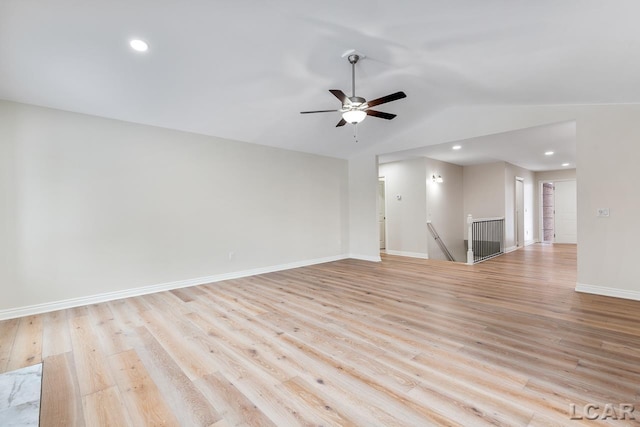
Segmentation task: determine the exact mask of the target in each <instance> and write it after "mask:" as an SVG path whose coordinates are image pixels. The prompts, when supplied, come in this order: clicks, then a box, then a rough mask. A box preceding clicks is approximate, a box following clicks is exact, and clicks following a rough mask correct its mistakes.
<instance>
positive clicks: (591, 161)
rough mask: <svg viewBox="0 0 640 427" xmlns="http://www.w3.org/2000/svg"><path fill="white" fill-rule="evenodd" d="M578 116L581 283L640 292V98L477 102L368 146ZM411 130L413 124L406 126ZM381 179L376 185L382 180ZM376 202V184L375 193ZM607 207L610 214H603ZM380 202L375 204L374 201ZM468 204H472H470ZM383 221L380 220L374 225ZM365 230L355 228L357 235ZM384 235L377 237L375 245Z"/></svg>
mask: <svg viewBox="0 0 640 427" xmlns="http://www.w3.org/2000/svg"><path fill="white" fill-rule="evenodd" d="M568 120H575V121H576V146H577V161H576V164H578V165H580V166H579V168H578V170H577V180H576V181H577V184H578V236H579V239H580V244H579V245H578V282H579V283H580V286H579V287H578V288H579V289H580V290H583V291H588V292H595V293H600V294H606V295H613V296H621V297H626V298H635V299H640V275H639V274H638V270H637V268H636V261H635V258H636V254H637V245H636V243H635V241H636V240H637V237H636V236H638V235H640V221H638V220H637V212H638V211H640V188H639V187H638V185H637V181H636V179H637V168H638V167H637V159H638V157H640V144H638V141H639V140H640V105H634V104H627V105H588V106H572V105H563V106H474V107H455V108H450V109H448V110H445V111H442V112H440V113H438V114H434V115H433V116H431V117H429V118H428V120H425V121H424V122H423V123H422V124H421V126H419V127H418V128H414V129H411V132H418V133H420V135H421V138H420V140H419V141H417V140H411V139H403V136H402V134H399V135H398V137H397V139H396V140H393V141H389V142H384V143H380V144H378V145H371V146H370V147H368V149H367V154H362V156H363V157H364V156H369V157H370V158H375V155H376V154H385V153H389V152H394V151H398V150H401V149H410V148H417V147H418V146H423V145H425V143H426V144H429V145H432V144H440V143H444V142H451V141H457V140H461V139H466V138H471V137H475V136H479V135H490V134H493V133H499V132H506V131H511V130H516V129H523V128H527V127H531V126H539V125H544V124H549V123H556V122H563V121H568ZM407 131H408V130H407ZM375 185H376V183H375V180H374V182H373V186H374V187H375ZM372 197H373V206H375V192H374V194H373V196H372ZM600 207H608V208H610V209H611V216H610V217H609V218H597V217H596V210H597V209H598V208H600ZM374 209H375V208H374ZM465 209H466V208H465ZM376 226H377V225H376V224H375V222H374V224H373V227H376ZM361 237H362V236H359V235H357V234H351V238H352V240H353V241H358V240H359V239H360V238H361ZM376 245H377V241H376V242H373V246H374V248H375V246H376Z"/></svg>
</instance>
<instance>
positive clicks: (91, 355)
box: [69, 310, 115, 397]
mask: <svg viewBox="0 0 640 427" xmlns="http://www.w3.org/2000/svg"><path fill="white" fill-rule="evenodd" d="M86 313H88V310H87V311H86ZM69 328H70V333H71V345H72V348H73V357H74V361H75V367H76V373H77V376H78V383H79V385H80V394H81V395H82V396H83V397H84V396H88V395H90V394H94V393H97V392H99V391H101V390H104V389H106V388H109V387H112V386H114V385H115V382H114V381H113V377H112V376H111V372H110V370H109V365H108V364H107V356H108V354H106V353H105V352H104V350H103V349H102V347H101V346H100V339H99V336H98V334H97V333H96V331H95V330H94V329H93V325H92V320H91V318H90V317H89V316H88V315H86V316H77V317H73V316H72V317H70V318H69Z"/></svg>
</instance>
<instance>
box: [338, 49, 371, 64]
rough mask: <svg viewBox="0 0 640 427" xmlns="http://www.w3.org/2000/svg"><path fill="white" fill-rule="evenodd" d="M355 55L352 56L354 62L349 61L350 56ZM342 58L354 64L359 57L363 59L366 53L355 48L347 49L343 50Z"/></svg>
mask: <svg viewBox="0 0 640 427" xmlns="http://www.w3.org/2000/svg"><path fill="white" fill-rule="evenodd" d="M354 55H355V58H354V62H351V57H352V56H354ZM341 56H342V57H343V58H347V59H348V60H349V62H350V63H352V64H355V63H356V62H358V61H359V60H361V59H364V58H366V57H367V55H365V54H364V53H362V52H358V51H357V50H355V49H349V50H347V51H345V52H344V53H343V54H342V55H341Z"/></svg>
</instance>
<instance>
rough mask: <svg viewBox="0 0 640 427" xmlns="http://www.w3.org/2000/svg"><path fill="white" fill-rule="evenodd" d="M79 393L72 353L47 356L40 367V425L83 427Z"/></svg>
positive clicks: (83, 421)
mask: <svg viewBox="0 0 640 427" xmlns="http://www.w3.org/2000/svg"><path fill="white" fill-rule="evenodd" d="M84 425H85V420H84V412H83V409H82V396H81V394H80V387H79V385H78V378H77V377H76V369H75V366H74V361H73V355H72V353H71V352H68V353H62V354H56V355H54V356H49V357H47V358H46V359H45V360H44V364H43V370H42V399H41V403H40V426H41V427H83V426H84Z"/></svg>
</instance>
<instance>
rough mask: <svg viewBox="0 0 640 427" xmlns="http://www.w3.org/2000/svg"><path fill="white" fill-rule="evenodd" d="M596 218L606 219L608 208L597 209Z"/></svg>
mask: <svg viewBox="0 0 640 427" xmlns="http://www.w3.org/2000/svg"><path fill="white" fill-rule="evenodd" d="M597 212H598V216H599V217H608V216H609V208H598V211H597Z"/></svg>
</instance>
